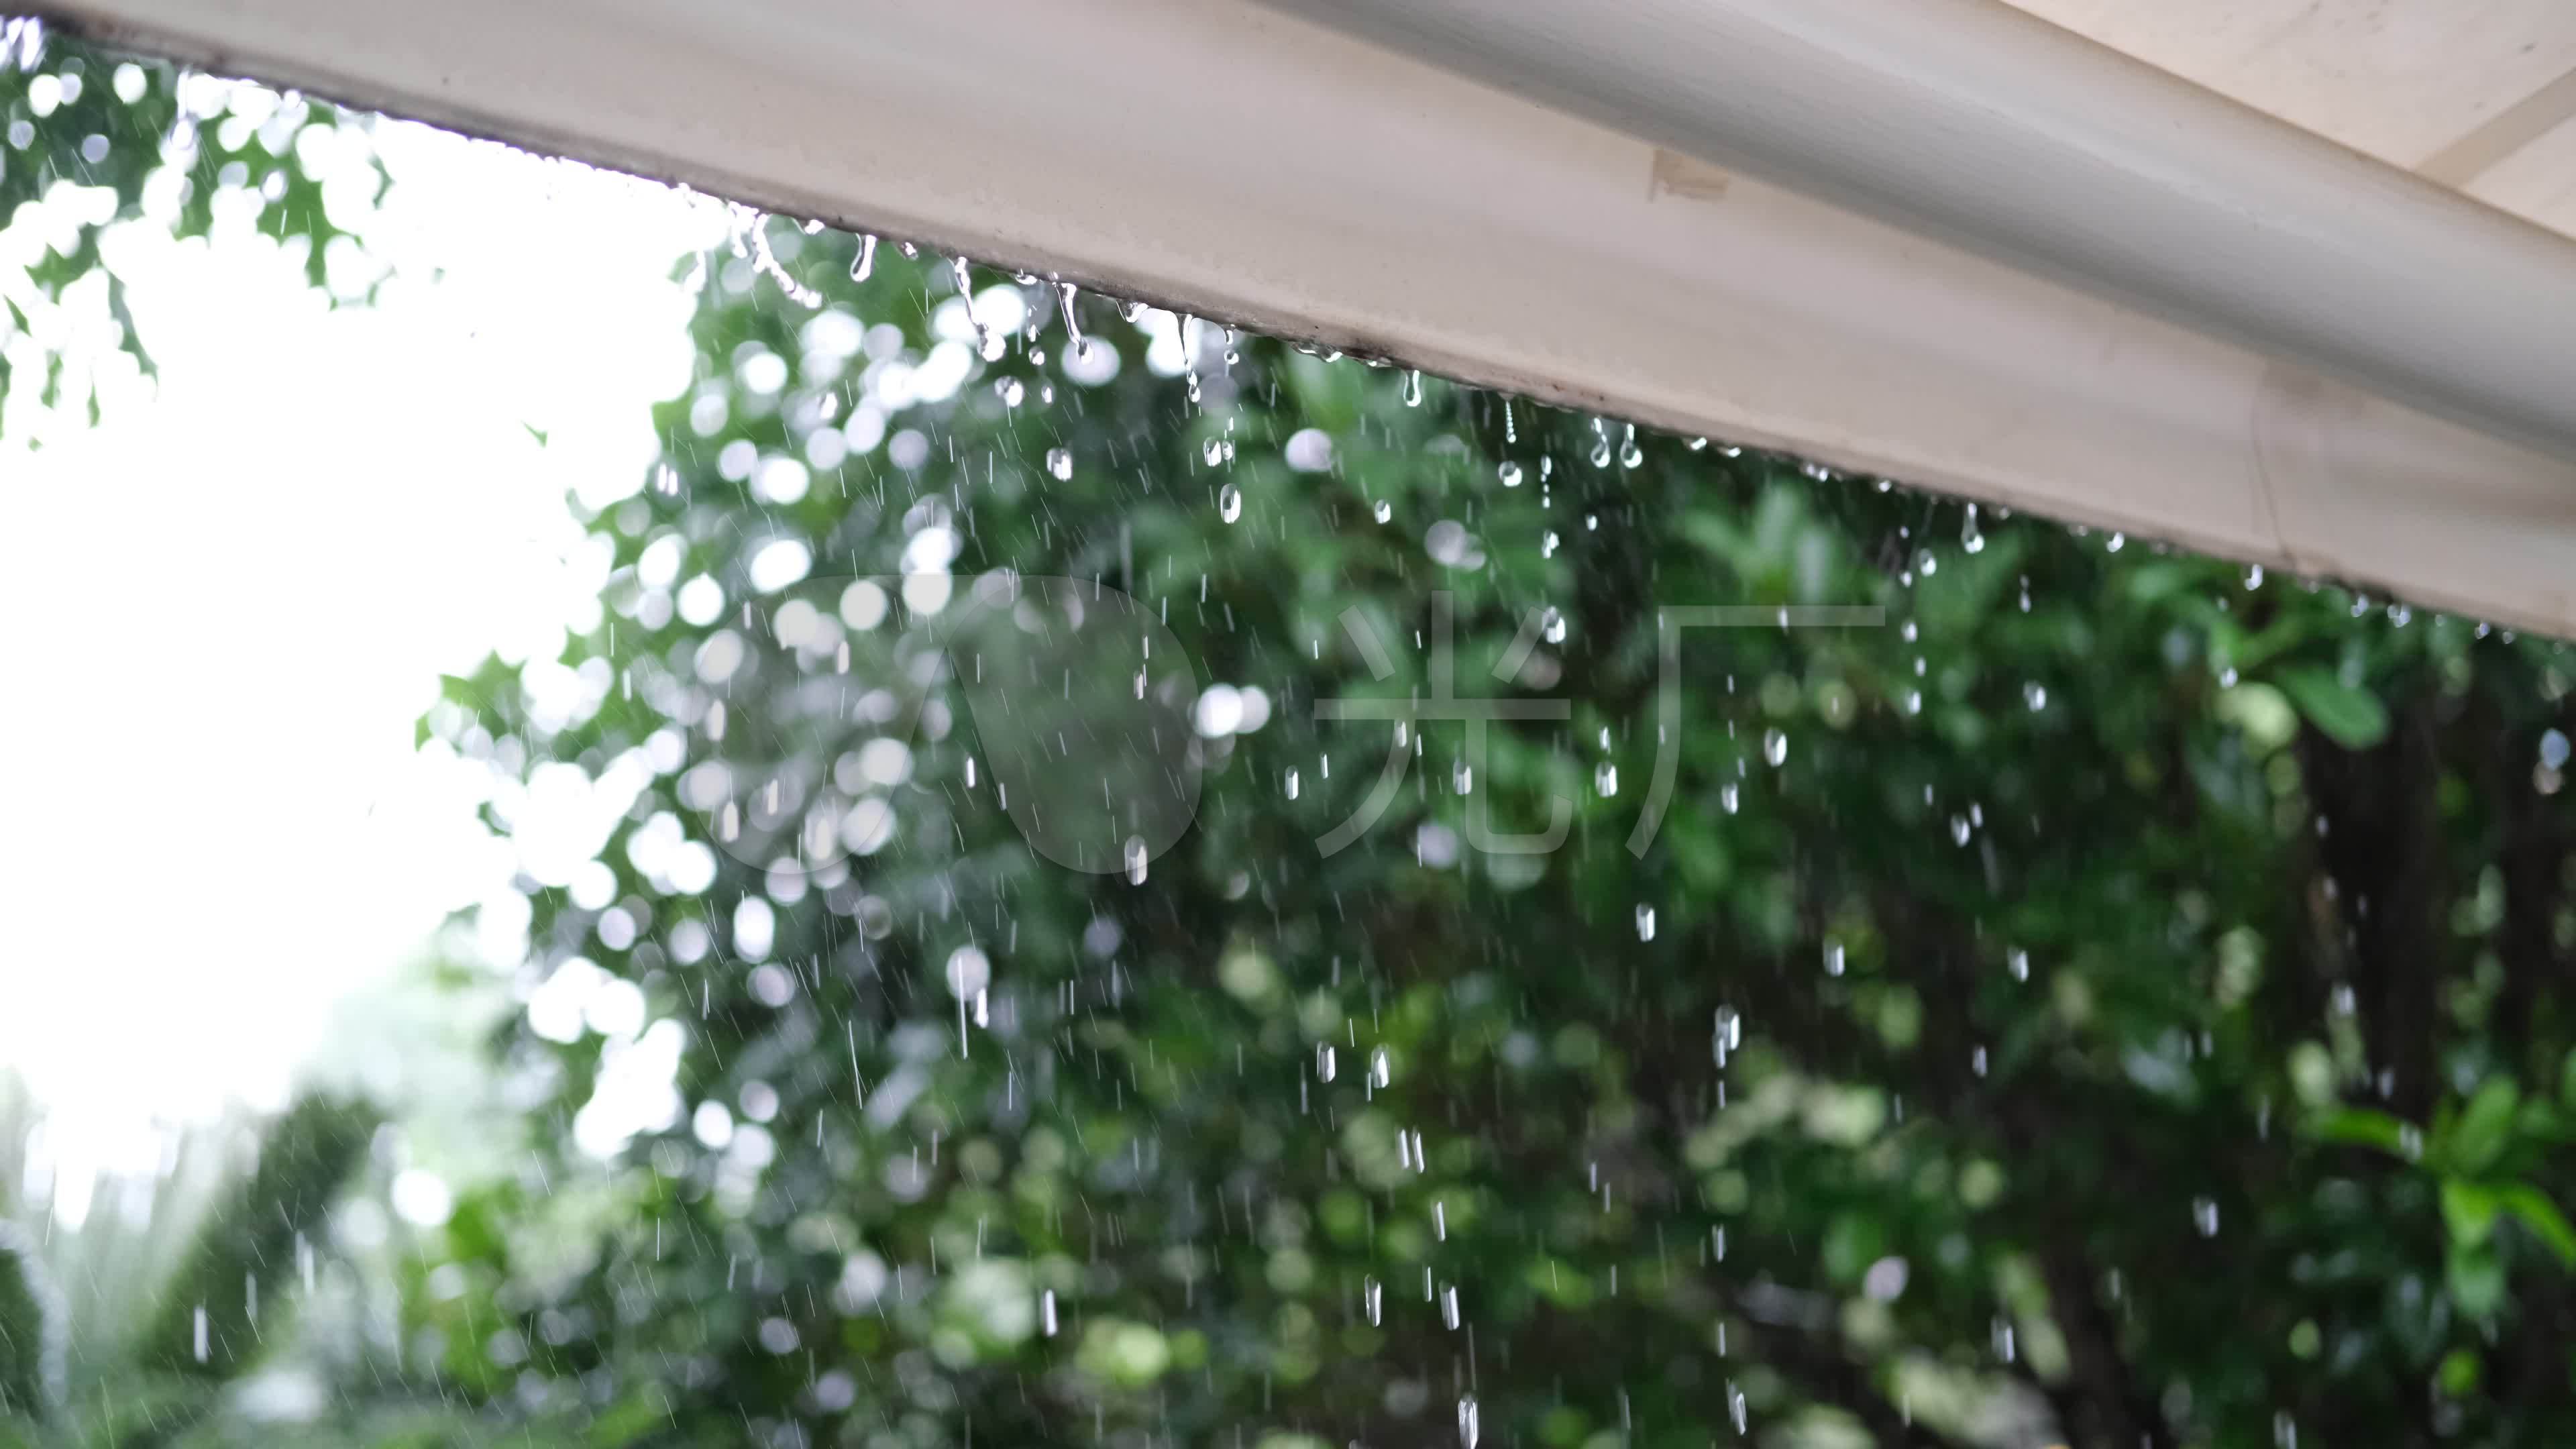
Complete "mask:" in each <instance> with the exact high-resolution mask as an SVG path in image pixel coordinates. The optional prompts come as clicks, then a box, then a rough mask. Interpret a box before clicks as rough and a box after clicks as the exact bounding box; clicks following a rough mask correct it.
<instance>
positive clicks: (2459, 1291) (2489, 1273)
mask: <svg viewBox="0 0 2576 1449" xmlns="http://www.w3.org/2000/svg"><path fill="white" fill-rule="evenodd" d="M2445 1276H2446V1277H2447V1278H2448V1279H2449V1281H2450V1286H2451V1301H2452V1302H2453V1303H2455V1304H2457V1305H2459V1309H2460V1311H2461V1312H2462V1313H2465V1314H2467V1315H2468V1316H2469V1317H2471V1318H2477V1319H2486V1318H2492V1317H2494V1316H2495V1312H2496V1310H2497V1309H2499V1308H2501V1307H2503V1306H2504V1259H2503V1258H2502V1257H2501V1256H2499V1255H2498V1254H2497V1252H2496V1250H2495V1244H2493V1243H2480V1244H2477V1245H2476V1246H2474V1247H2472V1246H2469V1245H2466V1244H2462V1243H2456V1242H2455V1243H2453V1244H2452V1245H2451V1253H2450V1257H2449V1259H2448V1262H2447V1264H2446V1273H2445Z"/></svg>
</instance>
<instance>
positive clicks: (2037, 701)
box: [2021, 679, 2048, 714]
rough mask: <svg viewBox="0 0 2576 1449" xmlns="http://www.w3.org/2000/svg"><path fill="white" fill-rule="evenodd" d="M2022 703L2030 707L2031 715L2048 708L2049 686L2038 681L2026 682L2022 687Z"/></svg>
mask: <svg viewBox="0 0 2576 1449" xmlns="http://www.w3.org/2000/svg"><path fill="white" fill-rule="evenodd" d="M2021 701H2022V703H2024V704H2026V705H2029V706H2030V712H2031V713H2033V714H2037V713H2039V712H2040V711H2041V710H2043V709H2046V708H2048V686H2047V685H2045V684H2042V683H2040V682H2039V681H2038V680H2036V679H2033V680H2029V681H2027V682H2025V683H2024V684H2023V685H2022V687H2021Z"/></svg>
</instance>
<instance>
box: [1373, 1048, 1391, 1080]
mask: <svg viewBox="0 0 2576 1449" xmlns="http://www.w3.org/2000/svg"><path fill="white" fill-rule="evenodd" d="M1394 1080H1395V1065H1394V1063H1393V1062H1392V1061H1390V1060H1389V1059H1388V1058H1387V1054H1386V1048H1384V1047H1378V1048H1376V1049H1375V1050H1373V1051H1371V1052H1370V1053H1369V1085H1371V1086H1373V1087H1378V1088H1380V1089H1383V1088H1384V1087H1386V1086H1387V1084H1388V1083H1390V1082H1393V1081H1394Z"/></svg>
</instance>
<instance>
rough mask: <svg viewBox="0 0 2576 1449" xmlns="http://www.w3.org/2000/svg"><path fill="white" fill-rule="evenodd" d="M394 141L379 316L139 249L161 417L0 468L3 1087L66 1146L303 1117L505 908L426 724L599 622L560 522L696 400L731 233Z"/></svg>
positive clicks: (95, 433)
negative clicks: (696, 354) (492, 675)
mask: <svg viewBox="0 0 2576 1449" xmlns="http://www.w3.org/2000/svg"><path fill="white" fill-rule="evenodd" d="M372 139H373V144H374V146H375V148H376V150H377V151H378V153H379V154H380V155H381V157H382V159H383V163H384V165H385V168H386V170H387V171H388V172H389V173H390V175H391V176H392V179H393V185H392V188H391V190H390V191H389V192H388V193H387V195H386V197H385V199H384V203H383V205H382V207H381V208H380V209H379V211H378V212H377V213H376V214H374V215H373V216H371V217H368V218H366V219H365V220H364V221H363V222H362V223H360V225H361V228H362V234H363V236H364V238H365V243H366V250H367V253H368V255H369V257H370V258H372V259H373V261H374V262H375V263H378V264H383V265H387V266H390V268H391V269H392V270H391V274H390V276H389V277H388V278H387V279H386V280H385V281H384V282H383V284H382V286H381V288H380V290H379V291H378V294H377V296H376V298H375V300H374V302H373V303H372V304H371V305H356V306H344V307H340V308H338V309H332V308H330V307H328V306H327V305H325V298H324V297H323V296H321V295H319V294H317V293H315V292H314V291H312V290H311V289H309V288H308V287H307V286H306V285H305V282H304V278H303V276H302V273H301V270H300V268H299V267H298V266H297V265H296V264H295V262H294V261H293V260H292V259H290V258H288V257H286V256H285V255H283V254H282V253H281V252H280V251H279V250H278V248H277V247H276V246H275V244H273V243H271V242H268V241H266V240H265V239H262V238H259V237H257V236H256V235H253V234H251V233H250V232H249V231H248V230H247V228H246V227H244V226H241V225H227V226H223V227H219V229H218V234H217V236H216V237H215V238H214V239H213V240H212V241H211V242H207V241H202V240H201V241H195V242H188V243H177V242H173V241H172V240H171V239H170V237H169V235H168V232H167V229H166V227H165V226H162V225H158V224H155V223H151V222H145V223H140V224H134V225H128V226H124V227H121V228H118V229H117V230H116V231H115V232H114V233H113V234H112V235H111V237H110V240H109V243H108V248H107V255H108V256H109V258H110V259H111V263H112V265H113V266H114V267H115V269H116V270H117V272H118V274H119V275H120V276H122V277H123V278H125V279H126V281H127V283H128V284H129V286H130V287H131V302H132V312H133V315H134V317H135V319H136V325H137V327H138V328H139V330H140V331H141V333H142V336H143V338H144V340H145V342H146V344H147V346H148V347H149V349H150V351H151V353H152V355H153V357H154V359H155V361H156V362H157V363H158V366H159V370H160V376H159V382H158V386H157V389H138V388H133V387H125V388H110V389H108V391H107V396H106V397H105V408H106V416H105V418H104V420H103V421H102V422H101V423H100V424H99V425H98V426H96V427H95V428H86V427H65V426H62V425H60V424H59V423H48V424H46V425H45V426H43V427H41V428H40V429H39V428H29V427H25V426H22V424H25V423H26V422H27V411H28V410H27V408H26V406H25V404H24V403H23V402H21V403H19V404H17V405H16V406H14V407H13V408H12V409H11V411H10V413H9V414H8V416H9V422H10V427H9V430H8V432H7V433H6V434H5V435H0V506H4V507H5V513H0V517H5V518H6V520H7V522H6V536H7V537H8V538H9V540H10V541H11V543H12V545H13V546H12V547H11V548H10V549H9V550H8V553H9V562H8V565H7V567H6V568H5V569H0V607H5V609H6V617H7V618H8V619H9V620H10V628H9V631H8V646H9V647H8V648H7V651H6V654H5V656H0V660H5V662H0V669H5V671H6V683H5V685H0V700H5V705H0V763H5V767H6V770H7V779H8V781H9V788H8V790H7V791H6V797H5V798H6V799H7V801H8V805H9V811H10V818H9V820H8V823H7V828H6V829H5V831H0V902H5V903H6V906H7V911H6V923H7V924H6V931H5V935H4V936H0V1067H5V1068H9V1069H14V1070H15V1071H16V1072H17V1073H19V1074H20V1075H21V1076H23V1077H24V1078H25V1079H26V1080H27V1081H28V1082H29V1084H30V1085H31V1086H32V1087H33V1088H34V1089H35V1091H36V1092H37V1094H38V1095H39V1096H40V1097H41V1098H42V1099H43V1100H44V1102H45V1103H46V1107H47V1111H48V1114H49V1115H51V1116H52V1117H53V1118H54V1119H55V1122H56V1125H57V1128H58V1129H60V1130H58V1131H57V1132H56V1133H55V1134H54V1137H55V1140H56V1141H57V1142H58V1143H59V1142H62V1141H64V1140H66V1138H67V1137H70V1136H74V1135H80V1136H91V1135H92V1134H91V1133H89V1132H87V1131H84V1130H83V1129H84V1128H92V1129H96V1130H95V1134H94V1140H96V1141H98V1142H100V1143H101V1144H105V1143H107V1142H110V1141H113V1140H117V1139H122V1138H126V1137H128V1135H129V1134H130V1133H131V1131H132V1130H133V1128H134V1127H135V1126H136V1125H137V1124H139V1123H142V1122H146V1121H149V1120H152V1119H154V1118H171V1117H183V1118H202V1117H207V1116H212V1115H214V1114H216V1113H218V1112H220V1111H221V1110H222V1109H223V1108H224V1106H225V1105H226V1103H228V1102H232V1101H243V1102H248V1103H251V1104H254V1105H268V1104H274V1103H276V1102H278V1101H280V1100H282V1097H283V1094H284V1091H285V1088H286V1085H287V1083H288V1081H289V1079H290V1078H291V1077H292V1075H293V1074H294V1073H295V1072H296V1071H297V1070H298V1068H299V1064H302V1063H305V1062H308V1061H310V1060H312V1059H313V1058H314V1057H315V1055H316V1054H317V1052H320V1051H324V1050H326V1049H327V1048H328V1047H329V1046H330V1045H331V1044H330V1043H329V1042H327V1041H325V1040H324V1039H323V1038H324V1036H325V1034H326V1032H327V1031H328V1030H329V1029H330V1022H331V1016H332V1011H333V1007H334V1005H335V1003H337V1002H339V1001H341V1000H342V999H344V998H345V997H347V996H349V995H350V994H352V993H354V992H357V991H360V990H363V989H365V988H367V987H369V986H370V985H373V984H376V983H381V982H383V981H385V980H386V979H388V977H389V976H390V974H391V973H393V972H394V971H395V970H396V969H397V968H399V967H401V966H403V965H404V964H405V963H406V962H408V961H410V960H413V959H416V957H417V953H418V951H419V948H420V944H421V942H422V941H423V939H424V938H425V937H426V936H427V934H428V933H429V932H430V931H431V930H432V929H433V928H434V927H435V926H436V925H437V923H438V922H439V921H440V919H441V918H442V917H443V916H444V915H445V914H446V913H447V912H448V911H450V910H452V909H455V908H456V907H459V906H461V905H464V904H467V903H469V902H471V901H473V900H475V899H477V898H478V897H480V896H482V895H484V894H486V893H488V892H490V891H492V890H494V889H495V888H496V887H498V886H499V885H500V884H501V883H502V882H503V881H505V880H506V878H507V872H508V869H509V865H510V861H511V857H510V856H509V855H508V853H507V852H506V851H505V850H504V849H503V848H502V847H499V846H496V845H495V844H494V843H493V842H491V841H490V840H489V839H488V837H486V836H485V834H484V832H483V831H482V830H481V828H480V827H479V826H478V825H477V824H476V823H475V821H474V817H473V804H474V794H473V791H474V790H475V789H476V788H477V787H478V786H479V785H480V784H481V782H482V770H481V768H480V767H479V766H474V767H466V766H459V765H455V764H453V763H452V762H451V763H447V764H442V763H441V762H440V761H439V760H438V759H437V758H435V757H433V756H420V755H415V753H414V751H413V746H412V740H413V726H414V722H415V720H416V719H417V718H418V717H419V715H420V714H421V713H422V711H423V710H424V709H425V708H426V707H427V706H428V705H429V703H430V702H431V701H432V699H433V698H434V697H435V691H436V679H437V675H438V674H439V673H441V672H444V671H462V670H465V669H468V668H470V667H471V666H472V665H473V664H474V663H475V661H477V660H478V659H479V658H481V657H482V656H483V655H484V654H485V653H486V652H488V651H490V650H493V649H495V648H498V649H500V650H502V652H504V653H507V654H512V655H525V654H527V653H529V652H530V651H537V652H540V653H542V654H544V655H546V656H549V657H550V656H551V655H552V654H553V653H554V652H555V651H556V650H557V649H559V648H560V646H561V641H562V631H563V629H564V627H565V624H566V622H567V620H570V619H575V618H579V617H580V616H582V615H583V614H584V613H585V612H586V611H589V610H592V609H595V607H596V605H595V601H594V599H595V592H596V589H597V585H598V582H599V578H600V575H601V566H600V565H599V563H598V562H597V560H596V559H595V558H589V557H586V554H585V549H584V545H583V542H582V533H581V530H580V528H579V526H578V525H577V524H576V523H575V521H574V520H573V518H572V515H571V513H570V511H569V510H568V509H567V508H566V506H565V503H564V498H565V495H566V494H567V493H570V492H579V493H581V494H583V495H584V496H587V497H596V498H607V497H615V496H621V495H623V494H625V493H628V492H631V491H633V489H634V488H635V487H636V486H637V484H638V483H639V482H640V481H641V480H642V478H643V477H644V474H645V471H646V469H647V468H648V466H649V464H650V461H651V458H652V455H653V435H652V431H651V425H650V418H649V415H648V409H649V407H650V406H651V405H652V403H654V402H655V401H657V400H659V399H662V398H666V397H669V396H672V395H674V394H676V393H678V392H679V391H681V390H682V389H683V387H684V386H685V385H686V383H687V381H688V375H689V354H688V341H687V335H686V325H687V319H688V315H689V309H690V298H689V297H688V296H687V295H686V294H685V293H684V292H683V290H682V288H681V286H680V284H678V283H676V282H674V281H673V280H672V273H673V270H674V266H675V263H677V262H678V261H679V260H680V259H681V258H682V257H683V256H685V255H686V254H687V253H689V252H691V251H693V250H696V249H699V248H703V247H707V246H710V245H716V244H720V243H721V241H722V239H723V237H724V216H723V212H722V209H721V208H720V207H714V206H710V205H709V204H707V203H706V202H704V201H703V200H697V199H693V198H689V197H687V196H685V195H682V194H679V193H675V192H671V191H668V190H665V189H663V188H660V187H656V186H649V185H645V184H642V183H638V182H634V181H631V180H627V179H624V178H619V177H613V176H607V175H603V174H600V173H596V172H592V171H588V170H586V169H584V168H580V167H576V166H570V165H566V164H563V163H559V162H551V161H545V160H540V159H537V158H533V157H528V156H524V155H520V154H517V153H514V152H510V151H508V150H506V149H503V148H500V147H496V146H492V145H488V144H483V143H477V142H470V141H466V140H463V139H461V138H458V137H454V136H449V135H444V134H441V133H438V132H435V131H432V130H429V129H426V128H423V127H417V126H410V125H402V124H393V123H378V124H377V125H376V126H375V127H374V129H373V132H372ZM17 220H18V222H19V223H20V225H21V226H22V227H23V226H26V225H31V224H32V225H41V224H42V220H43V219H42V218H30V217H25V216H22V217H20V218H18V219H17ZM23 242H24V233H23V231H22V233H21V245H23ZM8 255H9V244H8V238H7V234H6V233H0V288H7V287H9V286H12V285H14V283H12V282H11V281H9V280H7V278H9V277H10V275H11V274H13V273H15V272H16V271H17V267H16V265H15V264H13V263H11V262H9V260H8ZM80 310H81V309H80V308H79V307H78V306H70V307H66V308H65V309H64V312H65V314H67V315H68V314H76V313H78V312H79V311H80ZM42 320H43V319H41V318H40V319H39V322H40V325H41V323H42ZM57 321H58V322H59V321H60V319H57ZM61 325H65V326H69V325H73V324H71V323H62V324H61ZM21 375H22V376H23V375H24V374H23V373H22V374H21ZM532 429H533V430H536V432H542V433H543V434H545V437H546V441H544V442H543V443H542V444H541V443H540V442H539V440H538V438H537V437H536V436H535V435H534V433H532V432H531V430H532ZM38 436H40V437H42V438H43V440H44V446H42V447H41V448H34V449H30V448H29V446H28V444H29V441H30V438H31V437H38Z"/></svg>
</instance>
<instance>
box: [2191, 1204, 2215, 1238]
mask: <svg viewBox="0 0 2576 1449" xmlns="http://www.w3.org/2000/svg"><path fill="white" fill-rule="evenodd" d="M2191 1225H2192V1226H2193V1227H2194V1228H2197V1229H2199V1231H2200V1235H2201V1236H2202V1237H2204V1238H2214V1237H2217V1236H2218V1200H2217V1199H2216V1198H2209V1197H2196V1198H2193V1199H2192V1200H2191Z"/></svg>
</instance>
